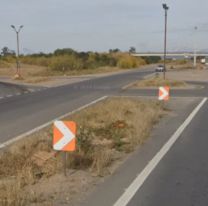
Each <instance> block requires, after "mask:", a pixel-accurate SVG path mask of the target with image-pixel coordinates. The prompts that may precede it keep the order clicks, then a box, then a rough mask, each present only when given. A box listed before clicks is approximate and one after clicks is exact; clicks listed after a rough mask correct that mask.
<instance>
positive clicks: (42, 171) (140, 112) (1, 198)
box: [0, 98, 164, 206]
mask: <svg viewBox="0 0 208 206" xmlns="http://www.w3.org/2000/svg"><path fill="white" fill-rule="evenodd" d="M163 109H164V108H163V105H162V104H161V103H159V102H156V101H147V100H146V101H145V100H138V99H127V98H111V99H107V100H105V101H103V102H101V103H99V104H96V105H94V106H92V107H90V108H87V109H84V110H82V111H80V112H78V113H76V114H74V115H72V116H70V117H68V118H66V119H68V120H69V119H70V120H74V121H76V122H77V124H78V133H77V150H76V152H74V153H71V154H68V161H67V167H68V169H75V170H83V171H89V172H90V173H92V174H94V175H97V176H104V175H106V174H108V173H109V172H108V168H109V166H111V165H112V163H113V162H115V160H116V159H118V157H121V156H122V155H124V154H126V153H129V152H131V151H133V150H134V148H135V147H136V145H140V144H142V143H143V142H144V141H145V139H146V138H147V137H148V136H149V134H150V131H151V129H152V127H153V125H154V124H156V123H157V122H158V121H159V119H160V118H161V116H162V115H163V114H164V110H163ZM61 160H62V155H61V153H59V152H56V153H55V152H54V151H53V150H52V130H51V128H45V129H44V130H41V131H39V132H37V133H35V134H33V135H31V136H30V137H28V138H26V139H24V140H22V141H20V142H18V143H17V144H15V145H13V146H11V147H10V148H8V149H7V151H4V152H3V153H2V154H1V156H0V202H1V203H2V204H1V205H4V206H10V205H16V206H25V205H30V204H31V203H36V202H39V203H40V202H42V201H44V200H43V199H42V196H43V194H40V193H38V192H37V193H36V192H33V190H31V192H28V187H29V186H32V185H40V186H41V182H42V181H43V180H44V179H45V178H50V177H51V176H53V175H54V174H57V173H60V171H61V169H62V164H61V162H62V161H61ZM56 184H58V183H56ZM80 184H81V183H80ZM48 189H49V190H50V188H48ZM26 191H27V195H25V194H26V193H25V192H26ZM66 192H67V191H66ZM53 195H55V196H56V198H58V195H59V194H53ZM45 201H47V198H46V200H45ZM41 204H42V203H41Z"/></svg>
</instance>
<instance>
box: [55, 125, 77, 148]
mask: <svg viewBox="0 0 208 206" xmlns="http://www.w3.org/2000/svg"><path fill="white" fill-rule="evenodd" d="M75 135H76V123H75V122H72V121H55V122H54V127H53V149H54V150H57V151H66V152H72V151H75V149H76V139H75Z"/></svg>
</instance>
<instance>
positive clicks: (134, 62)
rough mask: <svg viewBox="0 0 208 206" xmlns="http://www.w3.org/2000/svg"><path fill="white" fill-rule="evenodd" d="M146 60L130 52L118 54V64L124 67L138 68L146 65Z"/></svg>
mask: <svg viewBox="0 0 208 206" xmlns="http://www.w3.org/2000/svg"><path fill="white" fill-rule="evenodd" d="M144 64H145V61H144V60H143V59H141V58H138V57H134V56H131V55H129V54H119V55H118V56H117V66H118V67H120V68H124V69H129V68H136V67H138V66H141V65H144Z"/></svg>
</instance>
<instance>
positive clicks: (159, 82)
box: [132, 77, 187, 88]
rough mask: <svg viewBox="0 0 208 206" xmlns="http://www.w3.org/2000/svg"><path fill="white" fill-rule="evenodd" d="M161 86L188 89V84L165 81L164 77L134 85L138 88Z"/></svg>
mask: <svg viewBox="0 0 208 206" xmlns="http://www.w3.org/2000/svg"><path fill="white" fill-rule="evenodd" d="M160 86H170V87H186V86H187V84H186V83H185V82H184V81H179V80H173V79H167V78H166V79H165V80H164V79H163V78H162V77H153V78H148V79H144V80H141V81H138V82H136V83H134V84H133V85H132V87H134V88H135V87H136V88H144V87H160Z"/></svg>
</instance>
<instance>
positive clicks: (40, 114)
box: [0, 67, 154, 143]
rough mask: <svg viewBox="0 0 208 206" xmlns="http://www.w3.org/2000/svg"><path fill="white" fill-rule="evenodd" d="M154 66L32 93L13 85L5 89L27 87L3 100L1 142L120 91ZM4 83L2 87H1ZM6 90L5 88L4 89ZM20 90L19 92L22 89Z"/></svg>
mask: <svg viewBox="0 0 208 206" xmlns="http://www.w3.org/2000/svg"><path fill="white" fill-rule="evenodd" d="M153 70H154V68H153V67H150V68H146V69H143V70H135V71H128V72H124V73H118V74H113V75H111V76H106V77H100V78H95V79H91V80H87V81H83V82H79V83H74V84H70V85H65V86H61V87H56V88H48V89H41V90H36V91H35V92H28V89H27V88H25V87H23V88H21V87H20V86H16V87H15V86H14V85H9V84H1V85H4V87H5V88H4V93H5V91H6V90H7V91H10V93H11V91H13V93H14V90H24V91H25V92H21V95H13V96H11V95H10V96H9V97H6V98H3V99H0V114H1V115H0V143H3V142H5V141H7V140H10V139H12V138H14V137H15V136H18V135H20V134H22V133H24V132H27V131H29V130H31V129H33V128H35V127H38V126H40V125H42V124H44V123H46V122H48V121H50V120H52V119H55V118H57V117H59V116H61V115H63V114H65V113H67V112H70V111H72V110H74V109H76V108H78V107H81V106H83V105H84V104H87V103H89V102H91V101H93V100H95V99H97V98H99V97H102V96H104V95H107V94H108V95H110V94H116V93H118V92H119V91H120V90H121V87H122V86H124V85H126V84H128V83H130V82H132V81H135V80H137V79H140V78H142V77H143V76H145V75H147V74H150V73H152V72H153ZM2 87H3V86H1V87H0V89H1V88H2ZM2 91H3V90H2ZM18 92H19V91H18Z"/></svg>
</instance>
